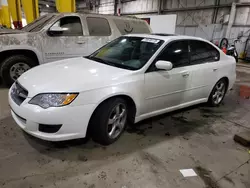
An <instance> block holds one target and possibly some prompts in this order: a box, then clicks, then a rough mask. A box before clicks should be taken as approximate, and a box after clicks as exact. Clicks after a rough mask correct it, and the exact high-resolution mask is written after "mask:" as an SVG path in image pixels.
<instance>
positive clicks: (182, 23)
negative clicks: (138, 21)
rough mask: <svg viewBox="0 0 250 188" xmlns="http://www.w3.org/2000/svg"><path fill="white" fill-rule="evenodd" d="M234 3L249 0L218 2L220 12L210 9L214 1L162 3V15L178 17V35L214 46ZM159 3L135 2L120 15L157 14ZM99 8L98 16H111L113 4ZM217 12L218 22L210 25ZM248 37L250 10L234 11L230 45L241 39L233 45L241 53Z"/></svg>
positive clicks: (249, 0)
mask: <svg viewBox="0 0 250 188" xmlns="http://www.w3.org/2000/svg"><path fill="white" fill-rule="evenodd" d="M108 2H110V3H108ZM233 2H237V3H250V0H220V6H222V8H215V7H213V6H215V3H216V0H162V5H161V9H162V11H161V14H177V23H176V33H177V34H183V35H192V36H199V37H202V38H206V39H208V40H211V41H213V42H219V41H220V40H221V38H223V37H224V36H225V33H226V30H227V22H226V21H227V20H228V17H229V14H230V10H231V7H230V6H231V4H232V3H233ZM158 3H159V1H158V0H135V1H130V2H127V3H122V6H121V14H123V15H132V14H158V6H159V4H158ZM100 4H101V6H100V8H99V13H107V14H113V13H114V0H101V1H100ZM105 4H106V5H105ZM209 7H211V8H209ZM180 9H185V10H180ZM216 11H217V18H216V19H215V20H214V21H213V16H214V15H215V14H216ZM249 34H250V6H241V7H237V11H236V16H235V21H234V24H233V27H232V29H231V33H230V37H229V42H230V43H233V41H234V39H236V38H237V37H238V36H239V35H243V36H242V37H241V42H238V43H237V45H236V47H237V50H238V52H239V53H241V52H242V51H243V50H244V47H245V41H246V39H247V38H248V36H249Z"/></svg>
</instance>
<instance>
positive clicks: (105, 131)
mask: <svg viewBox="0 0 250 188" xmlns="http://www.w3.org/2000/svg"><path fill="white" fill-rule="evenodd" d="M117 106H119V109H120V112H121V113H122V112H123V110H122V109H123V108H124V110H125V112H124V117H123V118H122V120H121V119H119V120H114V124H115V122H122V123H121V124H123V125H122V126H120V125H121V124H119V126H117V128H114V129H117V130H114V131H113V132H114V135H113V136H112V135H111V134H110V133H111V132H112V130H113V129H112V128H113V127H114V124H109V122H111V121H109V120H111V119H112V121H113V119H116V118H115V117H113V115H114V116H117V113H116V111H115V112H114V110H116V109H117ZM127 109H128V108H127V103H126V101H125V100H124V99H122V98H111V99H108V100H107V101H104V102H103V103H102V104H100V106H98V107H97V109H96V110H95V112H94V114H93V115H92V117H91V120H90V123H89V129H90V135H91V137H92V139H93V140H94V141H95V142H97V143H99V144H101V145H110V144H112V143H114V142H115V141H116V140H117V139H118V138H119V137H120V136H121V135H122V133H123V132H124V130H125V127H126V123H127V114H128V111H127ZM118 132H119V133H118ZM115 133H116V134H117V133H118V134H117V135H116V134H115Z"/></svg>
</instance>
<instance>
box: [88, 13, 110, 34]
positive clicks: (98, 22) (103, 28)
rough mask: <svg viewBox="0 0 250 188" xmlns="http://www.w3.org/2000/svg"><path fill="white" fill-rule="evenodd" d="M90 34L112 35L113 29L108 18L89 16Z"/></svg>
mask: <svg viewBox="0 0 250 188" xmlns="http://www.w3.org/2000/svg"><path fill="white" fill-rule="evenodd" d="M87 24H88V28H89V35H90V36H110V35H111V29H110V26H109V23H108V20H106V19H104V18H97V17H96V18H94V17H91V18H87Z"/></svg>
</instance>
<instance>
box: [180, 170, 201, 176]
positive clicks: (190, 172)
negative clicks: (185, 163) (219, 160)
mask: <svg viewBox="0 0 250 188" xmlns="http://www.w3.org/2000/svg"><path fill="white" fill-rule="evenodd" d="M180 172H181V174H182V175H183V177H194V176H197V174H196V173H195V171H194V170H193V169H181V170H180Z"/></svg>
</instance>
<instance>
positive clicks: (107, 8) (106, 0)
mask: <svg viewBox="0 0 250 188" xmlns="http://www.w3.org/2000/svg"><path fill="white" fill-rule="evenodd" d="M114 7H115V1H114V0H100V4H99V7H98V13H99V14H114V10H115V9H114Z"/></svg>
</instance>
